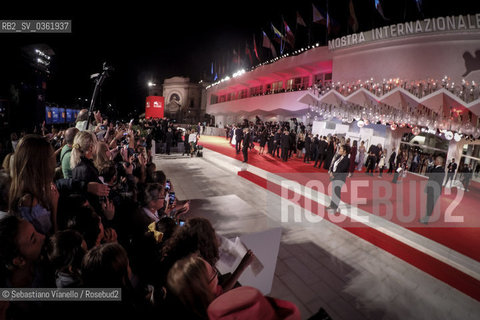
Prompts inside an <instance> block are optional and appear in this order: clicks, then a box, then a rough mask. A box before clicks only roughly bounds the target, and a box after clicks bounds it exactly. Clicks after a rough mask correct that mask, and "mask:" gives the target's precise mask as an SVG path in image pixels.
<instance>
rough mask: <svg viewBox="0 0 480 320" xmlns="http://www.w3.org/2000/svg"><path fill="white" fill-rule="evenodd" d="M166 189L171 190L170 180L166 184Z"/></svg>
mask: <svg viewBox="0 0 480 320" xmlns="http://www.w3.org/2000/svg"><path fill="white" fill-rule="evenodd" d="M165 189H166V190H170V180H167V182H166V183H165Z"/></svg>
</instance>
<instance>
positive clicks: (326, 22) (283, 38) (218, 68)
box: [210, 0, 423, 81]
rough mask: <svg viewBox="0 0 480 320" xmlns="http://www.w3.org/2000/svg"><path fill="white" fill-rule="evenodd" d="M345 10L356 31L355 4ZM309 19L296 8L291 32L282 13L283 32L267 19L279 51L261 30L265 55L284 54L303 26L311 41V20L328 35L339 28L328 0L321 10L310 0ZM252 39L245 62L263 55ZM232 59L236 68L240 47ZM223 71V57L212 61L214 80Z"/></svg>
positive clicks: (379, 9)
mask: <svg viewBox="0 0 480 320" xmlns="http://www.w3.org/2000/svg"><path fill="white" fill-rule="evenodd" d="M413 1H415V3H416V6H417V8H418V11H419V12H420V13H421V14H422V15H423V12H422V6H423V3H422V0H413ZM374 5H375V9H376V11H377V12H378V14H379V15H380V16H381V17H382V18H383V19H384V20H385V21H389V20H390V19H389V18H387V17H386V16H385V14H384V12H383V8H382V5H381V2H380V0H374ZM348 10H349V17H348V25H349V27H350V29H351V31H353V32H354V33H356V32H357V31H358V29H359V24H358V19H357V16H356V14H355V8H354V4H353V0H350V1H349V4H348ZM311 21H312V23H311V24H310V26H307V23H305V20H304V19H303V17H302V16H301V14H300V12H299V11H297V12H296V21H295V32H293V31H292V29H291V28H290V26H289V25H288V23H287V22H286V21H285V19H283V16H282V24H281V28H280V29H282V31H283V32H282V31H280V30H279V29H278V28H276V27H275V26H274V24H273V23H270V28H271V32H272V35H273V40H274V41H275V42H277V44H278V49H279V51H280V52H278V51H277V48H276V46H275V45H274V44H273V43H272V41H271V40H270V37H269V36H268V35H267V33H266V32H265V31H264V30H262V35H261V37H262V41H261V43H262V48H265V49H266V50H267V52H268V54H267V55H268V56H271V57H273V58H277V57H278V56H281V55H283V54H284V52H285V51H286V50H288V49H290V50H291V51H294V50H295V46H296V38H297V37H296V35H298V34H299V32H301V31H302V28H303V29H304V30H305V31H307V32H308V37H309V42H310V32H311V27H312V25H314V24H320V25H323V26H324V27H325V32H326V36H327V38H328V36H329V35H330V34H331V33H334V34H337V33H338V31H339V29H340V25H339V23H337V21H335V20H334V19H333V18H332V17H331V16H330V14H329V13H328V1H327V10H326V13H322V11H321V10H319V9H318V8H317V7H316V6H315V4H313V3H312V20H311ZM252 40H253V53H252V52H251V49H250V46H249V44H248V41H246V43H245V52H244V57H245V59H247V58H248V61H245V62H247V63H248V62H249V63H250V65H251V66H252V65H254V64H255V60H256V61H257V62H261V61H262V59H261V57H260V55H261V54H260V52H261V51H260V50H259V48H258V47H257V41H256V38H255V34H254V35H253V39H252ZM309 44H310V43H309ZM262 56H265V55H262ZM264 60H267V59H264ZM231 61H232V63H233V67H236V68H237V69H238V68H239V67H240V64H241V63H242V59H241V49H240V48H239V49H238V50H237V49H233V53H232V59H231ZM225 71H226V70H225V61H222V62H221V63H214V62H212V63H211V68H210V74H211V75H212V78H213V80H214V81H216V80H217V79H218V78H219V75H220V76H221V75H223V74H225ZM227 71H228V70H227Z"/></svg>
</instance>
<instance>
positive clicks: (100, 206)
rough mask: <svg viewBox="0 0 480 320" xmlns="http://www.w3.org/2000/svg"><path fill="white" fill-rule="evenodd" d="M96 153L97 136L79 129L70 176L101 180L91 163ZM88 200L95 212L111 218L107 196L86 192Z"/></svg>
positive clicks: (113, 209)
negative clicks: (101, 197) (102, 197)
mask: <svg viewBox="0 0 480 320" xmlns="http://www.w3.org/2000/svg"><path fill="white" fill-rule="evenodd" d="M96 154H97V137H96V136H95V134H93V133H91V132H89V131H80V132H79V133H77V134H76V135H75V139H74V140H73V146H72V156H71V158H70V166H71V167H72V178H73V179H75V180H80V181H84V182H86V183H89V182H97V183H102V184H103V182H102V181H101V180H100V179H99V175H100V174H99V171H98V169H97V168H96V167H95V165H94V164H93V158H94V157H95V155H96ZM87 198H88V202H90V204H91V205H92V207H93V208H94V209H95V212H97V213H98V214H102V215H103V216H104V217H105V218H107V220H111V219H113V216H114V214H115V207H114V205H113V202H112V201H110V200H109V199H108V198H105V199H102V200H101V199H100V198H99V197H98V196H96V195H92V194H87Z"/></svg>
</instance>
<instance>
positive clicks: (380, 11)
mask: <svg viewBox="0 0 480 320" xmlns="http://www.w3.org/2000/svg"><path fill="white" fill-rule="evenodd" d="M375 8H376V9H377V11H378V13H380V15H381V16H382V18H383V19H384V20H390V19H387V18H385V15H384V14H383V9H382V4H381V3H380V0H375Z"/></svg>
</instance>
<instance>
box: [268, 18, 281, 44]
mask: <svg viewBox="0 0 480 320" xmlns="http://www.w3.org/2000/svg"><path fill="white" fill-rule="evenodd" d="M270 25H271V26H272V31H273V34H274V35H275V41H277V42H278V43H280V42H281V40H282V39H283V38H284V37H283V34H282V33H281V32H280V31H278V29H277V28H275V26H274V25H273V23H270Z"/></svg>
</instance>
